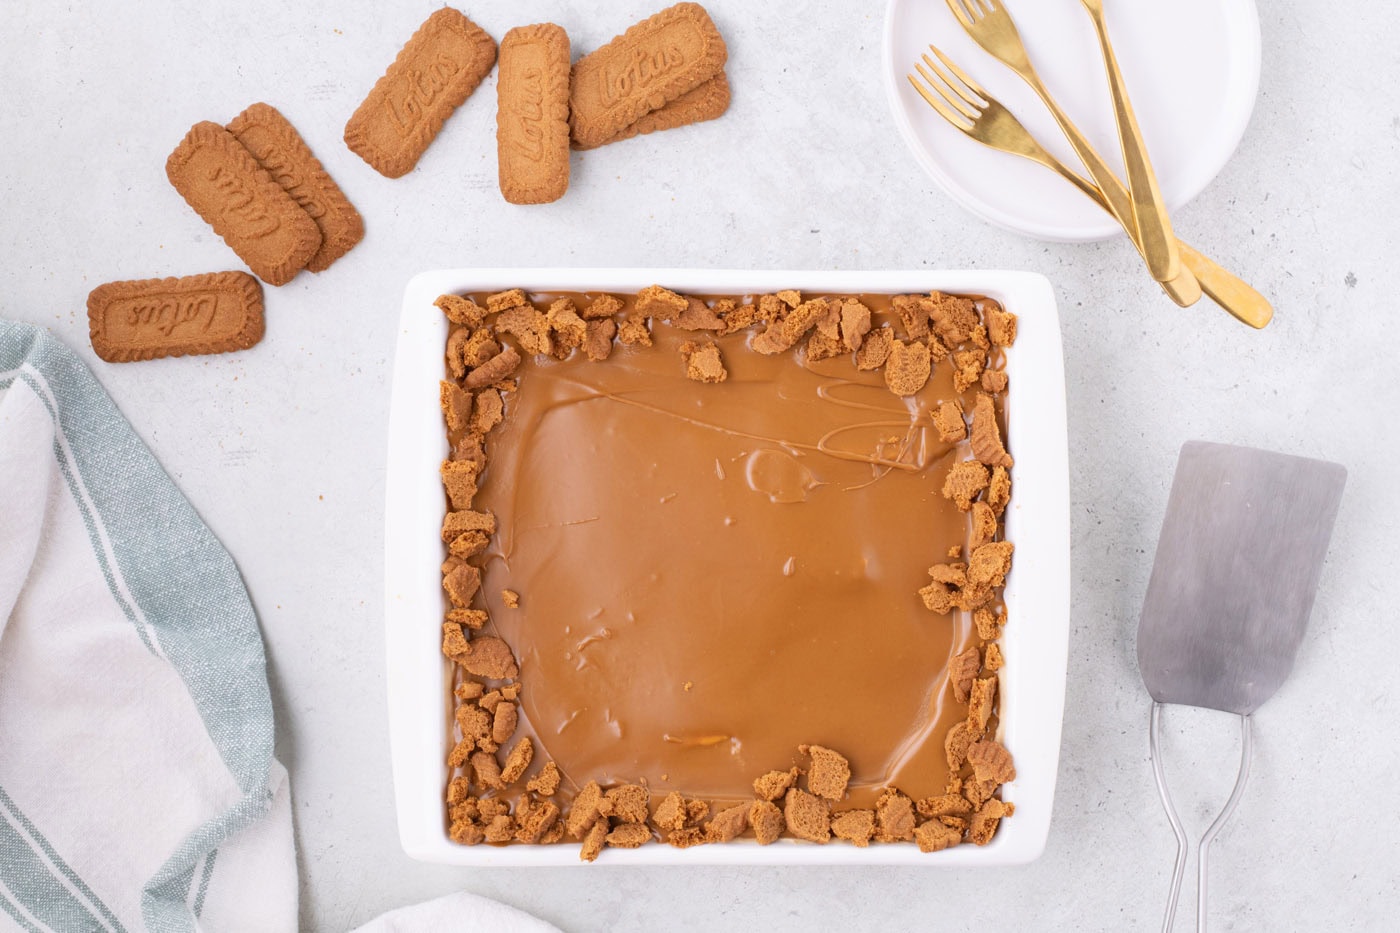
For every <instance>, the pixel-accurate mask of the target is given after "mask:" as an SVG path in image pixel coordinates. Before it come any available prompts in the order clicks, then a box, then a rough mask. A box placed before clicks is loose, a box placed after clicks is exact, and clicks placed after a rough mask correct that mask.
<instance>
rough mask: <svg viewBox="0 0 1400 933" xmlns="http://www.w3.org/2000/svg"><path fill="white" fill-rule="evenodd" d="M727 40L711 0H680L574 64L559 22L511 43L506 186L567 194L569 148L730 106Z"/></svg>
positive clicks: (519, 195) (503, 113)
mask: <svg viewBox="0 0 1400 933" xmlns="http://www.w3.org/2000/svg"><path fill="white" fill-rule="evenodd" d="M727 58H728V51H727V49H726V48H725V45H724V40H723V38H721V37H720V34H719V30H718V29H716V28H715V24H714V22H713V21H712V20H711V19H710V17H709V14H708V13H706V12H705V9H704V7H702V6H700V5H699V4H696V3H678V4H676V5H675V6H672V7H668V8H667V9H665V10H662V11H661V12H660V13H657V14H656V15H655V16H652V17H650V18H649V19H646V20H643V21H642V22H640V23H638V24H636V25H635V26H633V27H632V28H630V29H628V30H627V31H626V32H625V33H623V34H622V35H620V36H618V37H617V38H615V39H613V40H612V41H611V42H609V43H608V44H607V45H605V46H603V47H602V48H600V49H598V50H597V51H594V52H592V53H590V54H588V55H586V56H584V57H583V58H581V59H579V61H578V63H577V64H575V65H573V66H572V68H571V67H570V63H569V61H570V49H569V37H568V35H567V34H566V33H565V32H564V30H563V29H562V28H560V27H559V26H556V25H554V24H553V23H543V24H540V25H535V26H521V27H517V28H515V29H512V30H511V31H510V32H508V33H506V37H505V39H503V40H502V41H501V52H500V69H501V70H500V76H499V78H498V81H497V94H498V109H497V113H496V145H497V156H498V159H499V164H500V183H501V193H502V194H503V195H505V198H506V200H507V201H510V202H512V203H514V204H540V203H544V202H547V201H554V200H557V199H558V198H560V197H561V196H562V195H563V194H564V192H565V190H567V189H568V187H569V148H570V144H571V142H572V146H573V148H575V149H594V148H597V147H599V146H603V145H606V144H608V143H611V142H617V141H618V140H622V139H628V138H630V137H632V136H636V135H638V134H641V133H650V132H654V131H656V130H663V129H670V128H673V127H677V126H683V125H685V124H687V123H695V122H697V121H700V120H709V119H714V118H715V117H718V116H719V115H720V114H722V113H724V111H725V109H727V108H728V106H729V83H728V81H727V80H726V79H725V76H724V71H723V69H724V64H725V61H726V60H727Z"/></svg>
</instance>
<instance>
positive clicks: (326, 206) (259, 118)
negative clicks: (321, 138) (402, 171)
mask: <svg viewBox="0 0 1400 933" xmlns="http://www.w3.org/2000/svg"><path fill="white" fill-rule="evenodd" d="M228 131H229V132H230V133H232V134H233V135H234V136H235V137H236V138H237V139H238V141H239V142H240V143H242V144H243V147H244V148H245V149H247V150H248V151H249V152H250V153H252V155H253V158H254V159H257V160H258V164H259V165H261V166H262V167H263V168H265V169H267V171H268V173H269V174H270V175H271V176H272V178H273V180H274V181H276V182H277V183H278V184H279V185H281V186H282V187H283V189H285V190H286V192H287V193H288V194H290V195H291V196H292V199H293V200H294V201H296V202H297V203H298V204H300V205H301V207H302V210H304V211H306V213H308V214H310V215H311V219H312V220H314V221H315V222H316V227H317V229H319V230H320V231H321V248H320V249H319V250H317V251H316V255H314V256H312V257H311V260H310V261H309V262H308V263H307V264H306V268H307V269H309V270H311V271H312V272H323V271H325V270H326V269H329V268H330V265H331V263H333V262H335V261H336V260H337V259H339V258H340V257H341V256H344V255H345V254H346V253H348V252H349V251H350V250H351V248H352V247H354V245H355V244H356V243H358V242H360V240H361V239H362V238H363V237H364V235H365V224H364V220H363V219H361V217H360V212H359V211H357V210H355V206H354V205H353V204H351V203H350V200H349V199H348V198H346V197H345V194H344V193H343V192H342V191H341V190H340V187H339V186H338V185H336V183H335V182H334V181H332V180H331V177H330V176H329V175H327V174H326V170H325V169H324V168H322V166H321V162H320V160H319V159H317V158H316V156H314V155H313V154H312V153H311V149H310V147H308V146H307V145H306V142H305V141H304V140H303V139H302V138H301V134H300V133H298V132H297V131H296V128H295V127H294V126H292V124H291V123H290V122H289V121H288V120H287V118H286V117H284V116H282V114H281V112H280V111H278V109H277V108H276V107H273V106H271V105H270V104H263V103H258V104H253V106H251V107H249V108H248V109H247V110H245V111H243V112H242V113H240V114H239V115H238V116H236V117H234V118H233V122H232V123H230V124H229V125H228Z"/></svg>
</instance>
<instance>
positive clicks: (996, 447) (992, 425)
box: [970, 392, 1013, 469]
mask: <svg viewBox="0 0 1400 933" xmlns="http://www.w3.org/2000/svg"><path fill="white" fill-rule="evenodd" d="M970 443H971V445H972V456H974V457H976V458H977V459H978V460H980V461H982V462H983V463H985V464H986V465H987V466H989V467H1006V468H1007V469H1010V468H1011V466H1012V464H1013V461H1012V459H1011V455H1010V454H1008V453H1007V452H1006V448H1005V447H1003V446H1002V443H1001V429H1000V428H999V427H997V412H996V406H995V405H994V404H993V403H992V397H991V396H990V395H987V394H986V393H984V392H979V393H977V404H976V406H975V407H974V408H973V409H972V436H971V440H970Z"/></svg>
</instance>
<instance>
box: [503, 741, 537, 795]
mask: <svg viewBox="0 0 1400 933" xmlns="http://www.w3.org/2000/svg"><path fill="white" fill-rule="evenodd" d="M534 757H535V746H534V743H532V742H531V741H530V737H529V736H526V737H525V738H523V739H521V740H520V741H519V742H516V743H515V747H514V748H512V749H511V750H510V752H509V753H508V754H507V755H506V763H505V767H504V768H502V769H501V781H502V783H505V784H514V783H515V782H516V781H518V780H520V777H521V775H523V774H524V773H525V769H526V768H528V767H530V762H531V761H532V760H533V759H534Z"/></svg>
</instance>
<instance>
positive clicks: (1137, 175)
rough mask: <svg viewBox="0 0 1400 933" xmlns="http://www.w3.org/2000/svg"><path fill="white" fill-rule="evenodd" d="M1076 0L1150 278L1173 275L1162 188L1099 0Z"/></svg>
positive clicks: (1174, 251) (1173, 240) (1171, 240)
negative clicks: (1094, 41)
mask: <svg viewBox="0 0 1400 933" xmlns="http://www.w3.org/2000/svg"><path fill="white" fill-rule="evenodd" d="M1080 2H1081V3H1082V4H1084V9H1085V10H1087V11H1088V13H1089V18H1090V19H1092V20H1093V21H1094V31H1095V32H1097V33H1098V34H1099V47H1100V49H1101V50H1102V52H1103V62H1104V70H1106V71H1107V72H1108V89H1109V91H1110V93H1111V94H1112V96H1113V118H1114V120H1115V121H1116V122H1117V123H1118V140H1119V144H1120V145H1121V147H1122V150H1123V166H1124V168H1125V169H1126V170H1127V175H1128V192H1129V193H1130V194H1131V195H1132V205H1133V218H1134V220H1136V221H1137V230H1138V236H1140V237H1142V248H1143V252H1144V254H1145V255H1146V258H1147V264H1148V266H1149V267H1150V268H1151V269H1152V276H1153V278H1156V279H1158V280H1159V281H1166V280H1167V279H1171V278H1175V277H1176V275H1177V272H1178V270H1179V268H1180V266H1179V265H1178V262H1179V260H1180V256H1179V255H1178V253H1177V249H1176V238H1175V237H1174V236H1172V222H1171V218H1170V217H1168V216H1167V206H1166V204H1164V203H1163V201H1162V191H1161V189H1160V188H1158V187H1157V175H1156V173H1154V172H1153V171H1152V162H1151V161H1150V160H1149V159H1148V157H1147V144H1146V143H1145V142H1143V139H1142V131H1141V130H1140V129H1138V124H1137V117H1135V116H1134V115H1133V106H1132V104H1130V103H1129V102H1128V88H1127V86H1126V84H1125V83H1124V81H1123V72H1121V71H1120V70H1119V69H1118V56H1116V55H1114V54H1113V44H1112V43H1111V42H1110V41H1109V39H1108V23H1107V22H1105V21H1104V16H1103V0H1080Z"/></svg>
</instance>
